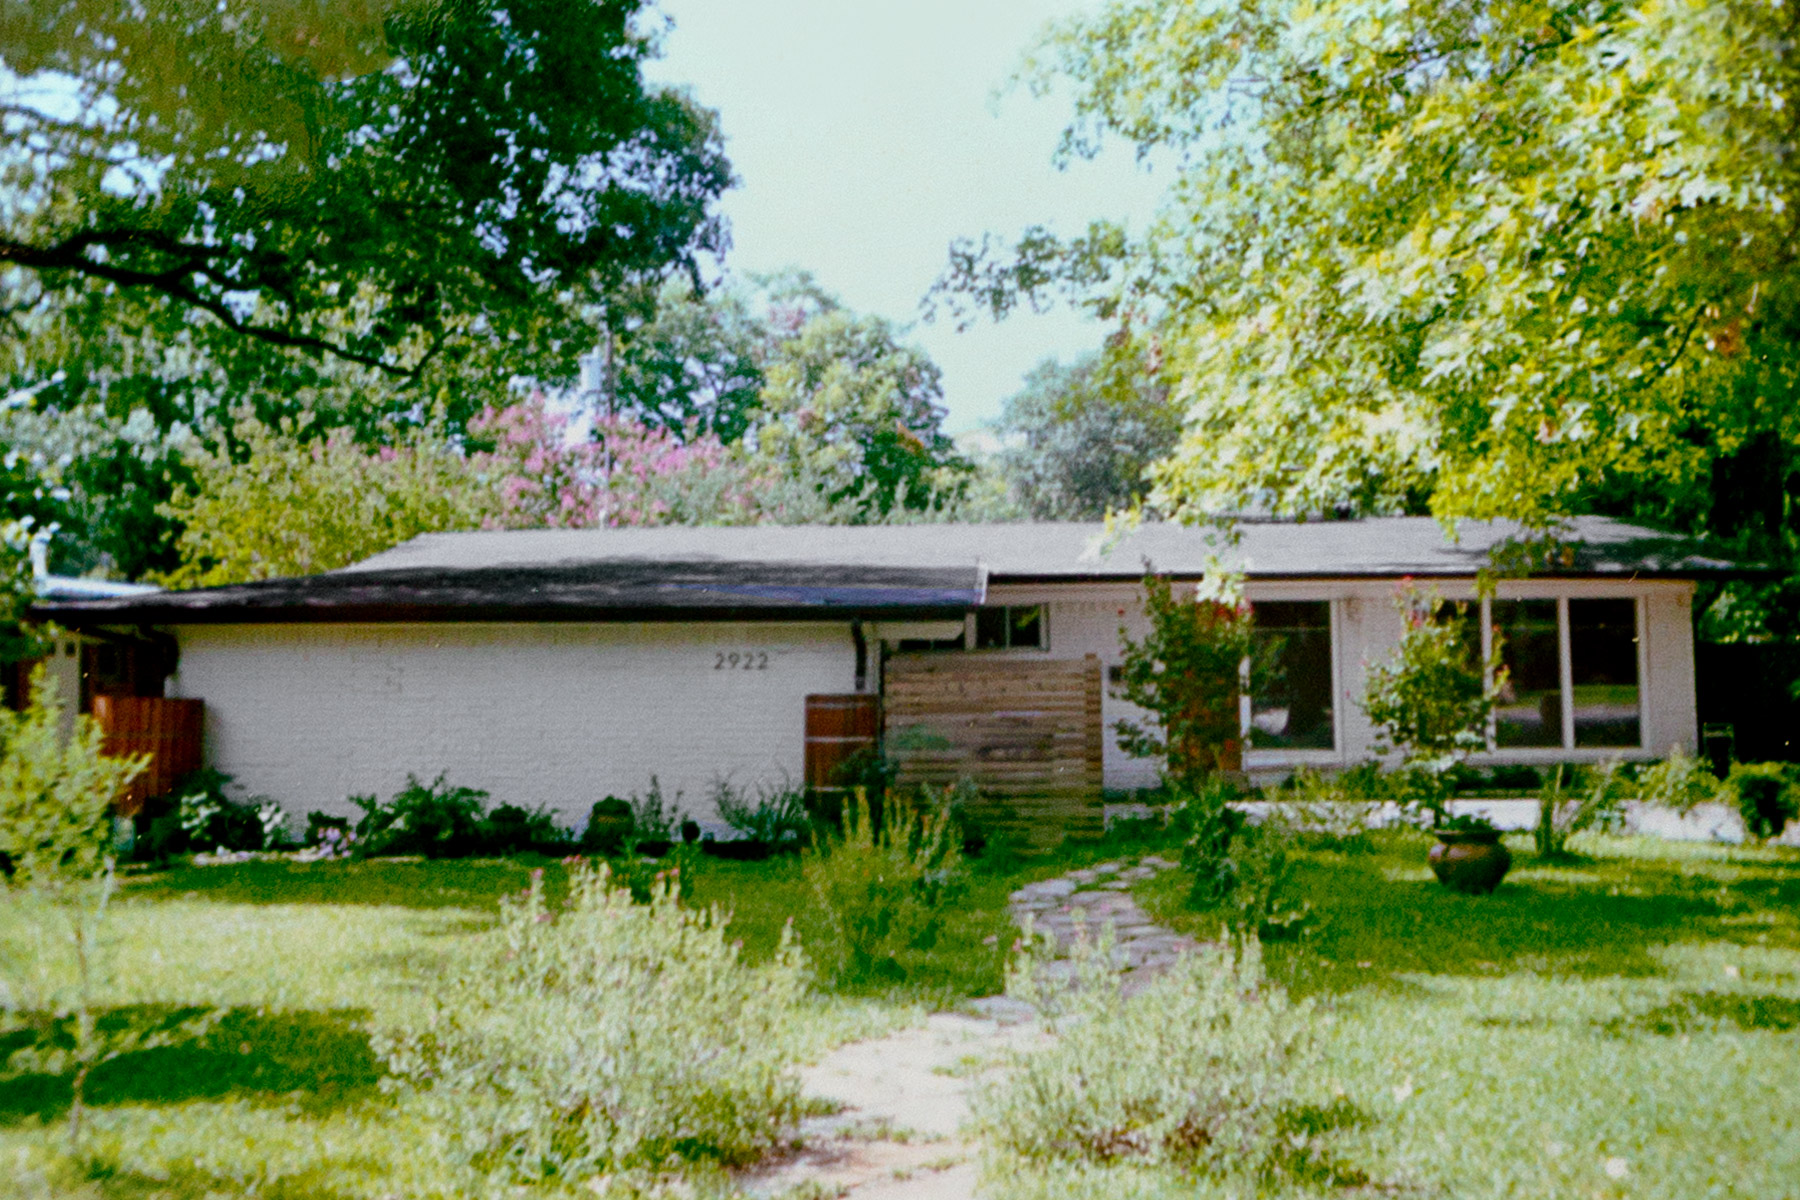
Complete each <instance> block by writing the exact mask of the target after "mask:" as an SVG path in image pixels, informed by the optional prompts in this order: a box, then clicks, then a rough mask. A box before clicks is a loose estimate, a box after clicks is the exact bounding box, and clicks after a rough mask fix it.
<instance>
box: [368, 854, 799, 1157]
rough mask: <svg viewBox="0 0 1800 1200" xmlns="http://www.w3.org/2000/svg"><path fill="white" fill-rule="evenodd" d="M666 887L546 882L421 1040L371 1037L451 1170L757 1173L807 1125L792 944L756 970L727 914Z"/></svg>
mask: <svg viewBox="0 0 1800 1200" xmlns="http://www.w3.org/2000/svg"><path fill="white" fill-rule="evenodd" d="M678 900H679V896H678V891H677V887H676V884H675V882H674V881H673V879H672V878H671V877H669V876H664V877H663V878H662V879H660V880H659V881H658V882H657V883H656V884H655V886H653V887H652V889H651V892H650V896H649V899H648V903H645V904H634V903H633V902H632V898H631V895H630V892H629V891H628V890H627V889H624V888H621V887H618V886H616V885H615V884H614V883H613V881H612V879H611V877H610V875H609V874H608V871H607V868H606V867H605V866H604V865H602V866H599V867H591V866H588V865H586V864H585V863H580V862H575V863H572V864H571V869H570V876H569V896H568V899H567V901H566V902H565V903H564V904H563V905H561V906H553V905H551V904H550V903H549V902H548V901H547V900H546V899H545V896H544V889H543V877H542V872H533V873H532V881H531V885H530V886H529V887H528V888H527V889H526V890H525V892H524V893H522V894H520V895H517V896H514V897H511V898H509V899H508V900H506V901H505V902H504V903H503V905H502V906H501V912H500V925H499V928H498V929H497V930H496V931H495V932H494V933H493V934H491V935H490V936H489V939H488V942H487V945H486V946H485V948H484V950H483V952H482V953H481V954H480V955H478V956H477V957H476V958H475V959H474V960H473V961H472V962H470V963H469V964H468V965H467V966H466V967H464V968H463V969H462V970H461V971H460V973H458V974H456V975H454V976H453V977H452V978H451V979H449V980H448V982H447V983H446V984H444V985H443V986H441V987H440V988H438V990H437V992H436V995H435V998H434V1002H433V1007H432V1011H431V1015H430V1019H429V1020H428V1021H427V1022H426V1023H425V1024H424V1025H423V1026H421V1027H417V1028H414V1029H410V1030H406V1031H404V1032H402V1033H399V1034H391V1035H386V1036H383V1037H382V1038H380V1039H378V1042H379V1044H378V1049H379V1050H380V1051H381V1052H382V1053H383V1054H385V1055H386V1056H387V1058H388V1061H389V1063H390V1065H391V1066H392V1068H393V1070H394V1072H395V1073H396V1074H397V1075H398V1076H399V1077H400V1078H401V1079H403V1080H404V1081H406V1082H405V1086H407V1087H409V1088H411V1089H413V1090H414V1091H415V1092H416V1093H417V1095H418V1098H419V1102H420V1104H421V1107H422V1108H423V1109H424V1111H425V1113H426V1114H427V1115H428V1116H429V1117H430V1118H431V1119H432V1120H434V1121H435V1122H436V1123H438V1124H439V1125H440V1126H441V1127H442V1128H443V1129H444V1131H445V1132H446V1134H447V1135H448V1146H449V1150H450V1153H451V1155H452V1157H453V1159H454V1161H456V1162H458V1163H460V1164H462V1165H463V1166H464V1167H466V1168H469V1169H471V1170H473V1171H476V1172H479V1173H482V1174H486V1175H489V1176H493V1177H497V1178H498V1179H500V1180H504V1181H511V1182H515V1183H536V1182H543V1181H562V1182H565V1183H568V1184H578V1183H581V1182H583V1181H586V1180H590V1179H592V1178H593V1177H595V1176H597V1175H600V1174H603V1173H609V1172H613V1171H619V1170H633V1169H646V1168H648V1169H657V1168H664V1167H666V1166H667V1165H669V1164H671V1163H682V1162H695V1161H712V1162H717V1163H723V1164H727V1165H731V1164H740V1163H745V1162H750V1161H753V1160H755V1159H756V1158H758V1157H759V1156H761V1155H762V1154H764V1153H766V1152H767V1151H768V1150H770V1149H771V1148H772V1147H774V1146H776V1145H777V1144H779V1143H780V1142H781V1141H782V1140H783V1139H784V1138H785V1137H786V1136H787V1135H788V1133H789V1131H790V1130H791V1128H792V1127H793V1125H794V1123H795V1122H796V1121H797V1119H798V1117H799V1115H800V1107H801V1099H800V1091H799V1086H798V1082H797V1080H796V1079H795V1077H794V1074H793V1071H792V1068H793V1067H794V1066H795V1064H796V1061H797V1055H798V1053H799V1050H798V1043H797V1036H798V1035H797V1030H798V1026H799V1022H800V1018H801V1015H802V1014H801V1003H802V999H803V995H804V992H805V988H806V977H805V972H804V964H803V960H802V958H801V956H800V952H799V949H798V947H797V946H796V945H795V944H794V943H793V942H792V940H791V938H790V937H789V936H788V935H787V934H784V935H783V937H782V941H781V945H780V948H779V949H778V950H777V951H776V953H775V956H774V958H773V959H772V960H771V962H770V963H769V964H768V965H766V966H763V967H759V968H755V969H752V968H750V967H747V966H745V965H744V964H743V963H742V962H741V961H740V960H739V957H738V946H737V944H736V943H735V942H729V941H727V940H726V923H727V921H728V919H729V918H728V917H727V916H726V915H724V914H722V913H720V912H718V911H717V910H711V911H706V912H696V911H693V910H690V909H684V908H682V907H681V905H680V904H679V903H678Z"/></svg>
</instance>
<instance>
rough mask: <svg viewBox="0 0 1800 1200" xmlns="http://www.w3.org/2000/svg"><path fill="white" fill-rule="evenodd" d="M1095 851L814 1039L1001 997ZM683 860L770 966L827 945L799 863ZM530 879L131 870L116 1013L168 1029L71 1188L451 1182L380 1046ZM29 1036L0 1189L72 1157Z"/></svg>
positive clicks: (1001, 895)
mask: <svg viewBox="0 0 1800 1200" xmlns="http://www.w3.org/2000/svg"><path fill="white" fill-rule="evenodd" d="M1099 852H1100V850H1099V848H1093V847H1090V848H1087V850H1085V851H1083V852H1081V853H1078V854H1077V855H1075V856H1074V857H1073V858H1070V857H1067V856H1064V857H1058V858H1037V859H1018V858H1010V857H1007V856H1004V855H996V856H992V857H990V858H989V859H988V860H986V861H984V862H977V863H976V864H975V865H974V867H973V869H972V871H971V880H970V886H969V889H968V891H967V893H966V894H965V895H964V896H963V897H962V898H961V900H960V901H959V903H958V904H957V906H956V909H955V911H954V912H952V913H951V914H950V916H949V919H948V921H947V924H946V928H945V930H944V933H943V936H942V938H941V939H940V941H939V943H938V945H937V946H935V947H934V948H933V949H932V951H931V952H929V953H927V952H924V951H917V952H913V953H912V954H910V955H909V956H908V957H907V959H906V960H905V961H904V962H903V964H902V965H903V966H905V967H906V969H907V977H906V978H905V979H904V980H901V981H899V982H897V983H876V982H872V981H871V982H869V983H866V984H856V983H851V984H844V985H839V986H836V987H834V988H832V989H831V990H825V991H821V993H820V995H819V997H818V1002H817V1004H816V1005H815V1010H816V1012H815V1017H816V1022H815V1028H813V1029H810V1030H808V1031H807V1032H808V1033H809V1034H810V1035H811V1036H812V1038H813V1041H814V1044H815V1045H817V1046H818V1047H819V1049H820V1050H821V1051H822V1050H823V1049H824V1048H825V1047H826V1046H828V1045H830V1044H833V1043H835V1042H839V1041H843V1040H847V1039H849V1038H852V1037H860V1036H866V1035H869V1034H872V1033H877V1032H881V1031H883V1030H885V1029H887V1028H891V1027H893V1026H894V1025H896V1024H898V1023H903V1022H906V1021H910V1020H914V1019H917V1018H918V1016H919V1015H920V1014H921V1012H922V1007H923V1006H927V1005H928V1006H931V1007H944V1006H951V1005H954V1004H955V1003H956V1002H957V1001H959V1000H961V999H963V998H966V997H970V996H976V995H985V994H989V993H991V992H994V991H997V990H998V989H999V988H1000V986H1001V974H1002V969H1003V965H1004V959H1005V953H1006V949H1007V947H1008V946H1009V945H1010V941H1011V937H1010V933H1011V931H1010V926H1009V925H1008V924H1007V918H1006V912H1005V903H1006V895H1007V893H1008V892H1010V891H1011V890H1012V889H1013V888H1016V887H1017V886H1019V884H1020V883H1021V882H1023V881H1024V880H1027V879H1030V878H1038V877H1042V876H1044V875H1048V874H1054V873H1055V872H1056V871H1058V870H1062V869H1065V868H1066V865H1067V864H1068V863H1070V862H1074V861H1079V860H1080V859H1081V858H1082V857H1084V856H1088V857H1091V856H1092V855H1093V854H1096V853H1099ZM681 861H682V866H683V878H684V889H685V895H686V897H687V900H688V902H689V903H692V904H697V905H717V906H719V907H721V908H723V909H726V910H728V911H730V912H731V914H732V918H733V919H732V925H731V929H732V932H733V934H734V935H736V936H737V937H739V938H741V939H742V941H743V944H744V954H745V958H746V959H747V960H748V961H750V962H752V963H755V962H758V961H761V960H762V959H764V958H766V957H767V956H768V954H769V953H770V952H771V951H772V950H773V949H774V947H775V945H776V944H777V942H778V940H779V938H780V935H781V929H782V927H783V925H785V924H786V923H787V922H789V921H790V920H791V921H792V922H793V924H794V927H795V930H796V932H797V934H798V935H799V937H800V939H801V944H802V946H806V945H816V944H818V943H819V942H820V941H821V940H822V939H823V938H825V937H826V936H828V933H827V929H828V926H827V925H826V923H825V921H824V919H823V916H822V914H821V913H819V912H818V911H817V907H816V905H815V904H814V902H813V898H812V894H811V892H810V890H809V889H808V887H807V886H806V884H805V881H804V880H803V879H802V878H801V875H800V870H799V862H798V860H797V859H795V858H777V859H773V860H770V861H768V862H763V863H733V862H724V861H720V860H716V859H708V858H700V857H698V856H695V857H692V858H684V859H683V860H681ZM660 866H661V865H660V864H659V865H658V866H646V867H645V868H643V870H642V871H641V872H640V873H641V874H642V875H644V876H645V877H646V878H647V877H648V876H649V875H650V874H651V873H653V872H654V871H655V870H657V869H660ZM533 869H541V870H543V871H544V873H545V882H546V885H547V887H548V889H549V890H550V891H551V892H552V894H555V893H556V892H558V891H560V890H561V888H562V885H563V881H564V879H565V878H566V876H565V873H564V868H563V866H562V864H561V863H560V862H557V861H554V860H544V859H535V858H531V859H526V860H522V861H495V860H475V861H461V862H423V861H406V860H385V861H370V862H324V863H312V864H295V863H289V862H251V863H243V864H237V865H230V866H211V867H194V866H181V867H177V868H175V869H172V870H167V871H160V872H153V873H142V874H135V875H131V876H129V877H127V878H126V879H125V880H124V881H123V886H122V888H121V892H120V896H119V898H118V900H117V901H116V906H115V908H114V910H113V913H112V916H111V918H110V926H109V931H108V938H109V942H110V946H111V950H110V962H111V975H112V982H111V984H110V986H109V987H108V988H107V989H106V990H105V994H104V995H103V997H102V999H103V1003H104V1006H105V1011H104V1013H103V1017H102V1019H103V1020H104V1021H107V1022H110V1023H111V1024H112V1025H114V1026H115V1027H121V1028H123V1027H131V1028H134V1029H137V1030H143V1031H160V1032H161V1033H162V1034H163V1037H162V1038H161V1039H160V1041H161V1043H162V1044H158V1045H155V1046H153V1047H150V1048H145V1049H140V1050H137V1051H135V1052H132V1053H128V1054H125V1055H123V1056H122V1057H120V1058H118V1059H116V1060H114V1061H112V1062H110V1063H107V1064H105V1065H104V1066H102V1067H101V1068H99V1069H98V1070H96V1072H95V1073H94V1075H93V1077H92V1078H91V1080H90V1081H89V1088H88V1096H89V1104H90V1105H91V1106H92V1107H93V1109H94V1110H95V1111H94V1113H93V1119H92V1125H91V1137H90V1139H89V1141H88V1146H87V1152H88V1154H89V1155H90V1156H91V1159H92V1161H91V1163H90V1165H89V1166H88V1168H87V1169H85V1170H83V1171H81V1172H78V1173H77V1175H78V1176H79V1178H77V1179H76V1180H75V1182H74V1183H69V1182H68V1180H67V1179H65V1183H64V1186H63V1188H62V1190H59V1191H57V1192H56V1193H54V1194H57V1195H61V1194H63V1191H65V1190H66V1191H69V1193H70V1194H71V1195H77V1194H78V1195H82V1196H87V1197H93V1198H94V1200H190V1198H192V1200H199V1198H200V1197H207V1196H213V1195H218V1196H247V1195H251V1194H254V1195H256V1196H258V1197H263V1198H272V1200H364V1198H369V1200H374V1198H378V1197H389V1196H406V1197H411V1196H414V1195H430V1194H433V1193H434V1192H435V1191H437V1190H439V1189H441V1188H443V1187H445V1186H447V1180H446V1179H445V1178H444V1177H443V1176H442V1175H441V1174H440V1173H439V1170H438V1168H437V1166H436V1159H437V1156H436V1155H435V1153H434V1152H433V1151H432V1149H431V1144H430V1141H429V1136H428V1134H427V1132H426V1131H425V1130H423V1129H421V1128H420V1127H419V1126H418V1124H417V1123H416V1122H415V1120H414V1119H413V1118H412V1116H411V1114H410V1113H409V1111H408V1110H407V1108H406V1106H405V1104H404V1103H403V1102H401V1101H399V1100H396V1099H395V1098H394V1097H393V1096H392V1095H390V1094H388V1093H386V1092H384V1091H383V1089H382V1080H383V1077H384V1075H385V1068H384V1064H383V1063H382V1062H381V1061H379V1060H378V1059H377V1058H376V1057H375V1056H374V1055H373V1054H372V1053H371V1052H370V1049H369V1041H368V1035H369V1033H370V1031H371V1030H373V1029H376V1028H378V1027H381V1026H383V1025H388V1024H392V1023H394V1022H398V1021H402V1020H405V1019H407V1018H408V1017H409V1016H411V1015H416V1014H418V1013H419V1012H421V1011H422V1010H423V1000H424V998H425V995H426V989H428V988H429V987H430V986H431V982H432V980H434V979H437V978H442V977H443V976H444V975H445V974H446V973H447V972H449V971H452V970H454V969H455V967H456V963H457V960H458V958H459V956H461V955H464V954H466V953H468V952H469V950H470V949H471V947H472V946H473V945H474V944H475V939H476V938H478V937H479V936H480V935H481V934H482V933H483V932H485V931H486V930H488V929H489V928H490V927H491V926H492V925H493V922H494V914H495V913H496V911H497V909H498V905H499V900H500V898H501V897H502V896H503V895H505V894H507V893H509V892H514V891H517V890H519V889H521V888H523V887H524V886H525V885H526V883H527V882H528V880H529V879H530V873H531V871H532V870H533ZM8 921H9V914H8V912H7V910H6V909H4V908H0V955H4V956H6V957H4V958H0V964H3V963H5V962H8V961H10V962H11V963H12V964H14V965H15V966H17V965H21V964H24V963H26V962H27V961H28V960H29V957H30V956H31V955H32V954H33V953H34V949H33V947H32V944H31V943H30V942H29V940H28V939H27V938H26V937H25V933H24V930H23V929H22V928H21V927H20V926H19V924H18V923H17V921H16V920H13V922H12V923H11V924H8ZM0 977H3V976H0ZM31 1041H32V1034H31V1033H29V1032H28V1031H27V1030H26V1029H25V1028H24V1025H23V1023H22V1022H18V1021H14V1022H13V1023H11V1025H8V1024H7V1023H6V1021H5V1018H4V1017H3V1016H0V1179H5V1178H25V1177H27V1175H28V1173H29V1172H28V1170H27V1164H28V1163H32V1162H39V1161H40V1160H41V1159H42V1155H43V1154H44V1153H45V1152H46V1151H54V1150H55V1149H56V1148H58V1147H60V1146H61V1144H62V1137H61V1129H62V1122H63V1119H64V1117H65V1115H66V1113H67V1108H68V1103H69V1096H70V1076H69V1074H68V1073H67V1072H66V1071H61V1070H56V1069H52V1068H54V1067H55V1066H56V1065H57V1064H48V1065H46V1064H41V1063H40V1064H36V1068H37V1069H31V1068H32V1064H25V1065H24V1066H22V1067H19V1069H13V1070H10V1071H8V1070H6V1069H5V1063H6V1061H7V1056H9V1055H11V1054H12V1052H13V1051H15V1050H18V1049H20V1048H21V1047H23V1046H25V1045H27V1044H29V1043H30V1042H31ZM20 1155H24V1156H25V1157H23V1158H20V1157H18V1156H20ZM20 1186H21V1188H22V1187H23V1185H20ZM45 1186H48V1185H45ZM10 1194H11V1193H8V1192H7V1191H6V1189H5V1188H4V1187H0V1196H9V1195H10ZM25 1194H31V1193H25ZM45 1194H50V1193H45Z"/></svg>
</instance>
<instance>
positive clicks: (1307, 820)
mask: <svg viewBox="0 0 1800 1200" xmlns="http://www.w3.org/2000/svg"><path fill="white" fill-rule="evenodd" d="M1367 775H1368V773H1367V772H1357V771H1355V770H1354V769H1353V770H1350V771H1344V772H1340V773H1339V774H1338V775H1337V776H1336V777H1335V778H1327V777H1326V776H1324V775H1322V774H1320V773H1319V772H1317V771H1314V770H1312V769H1311V768H1309V767H1302V768H1301V769H1300V770H1298V771H1295V772H1294V774H1293V777H1292V778H1290V779H1289V780H1288V781H1287V782H1286V783H1285V784H1283V785H1282V787H1281V789H1280V790H1279V791H1277V792H1275V793H1274V794H1273V795H1272V796H1271V797H1270V800H1271V802H1272V804H1273V805H1275V806H1277V807H1278V809H1279V811H1280V814H1281V818H1282V820H1283V821H1284V822H1285V823H1286V824H1287V825H1288V826H1289V828H1291V829H1292V830H1293V831H1294V834H1295V835H1296V836H1297V837H1299V838H1301V839H1302V840H1303V841H1305V842H1306V843H1307V844H1309V845H1315V846H1320V847H1325V848H1328V849H1332V850H1341V851H1350V852H1361V853H1366V852H1367V851H1368V850H1370V849H1371V848H1372V847H1373V844H1374V843H1373V839H1372V838H1371V836H1370V835H1371V834H1372V833H1373V832H1374V831H1375V830H1376V829H1379V828H1380V827H1381V826H1382V824H1383V823H1384V822H1383V818H1384V817H1385V816H1386V815H1387V810H1388V807H1389V805H1390V802H1391V800H1390V795H1389V793H1388V792H1387V790H1386V789H1385V788H1380V787H1378V786H1371V784H1374V785H1379V784H1380V777H1379V772H1378V771H1377V772H1376V773H1375V777H1374V779H1373V780H1370V779H1368V778H1367Z"/></svg>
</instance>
